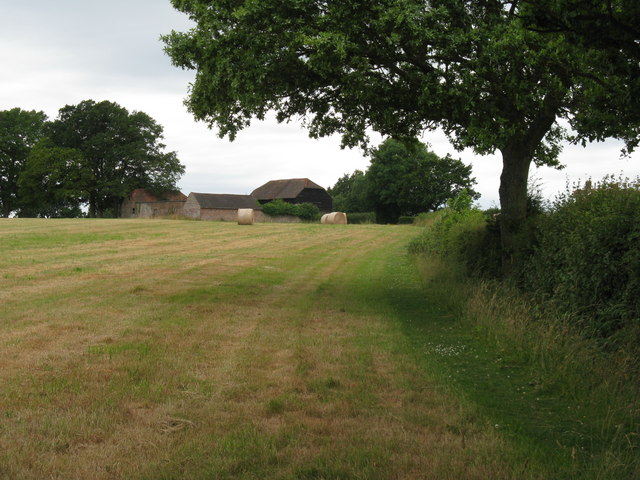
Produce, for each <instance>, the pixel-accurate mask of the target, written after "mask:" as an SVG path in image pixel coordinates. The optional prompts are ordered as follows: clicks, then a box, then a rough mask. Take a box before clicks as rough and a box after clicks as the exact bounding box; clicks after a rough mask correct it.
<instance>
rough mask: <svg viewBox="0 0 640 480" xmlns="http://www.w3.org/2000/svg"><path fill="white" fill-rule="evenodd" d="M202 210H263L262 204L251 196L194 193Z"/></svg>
mask: <svg viewBox="0 0 640 480" xmlns="http://www.w3.org/2000/svg"><path fill="white" fill-rule="evenodd" d="M191 195H193V196H194V197H195V199H196V201H197V202H198V204H199V205H200V208H217V209H221V210H237V209H239V208H253V209H255V210H261V209H262V207H260V204H259V203H258V201H257V200H256V199H255V197H252V196H251V195H232V194H226V193H192V194H191Z"/></svg>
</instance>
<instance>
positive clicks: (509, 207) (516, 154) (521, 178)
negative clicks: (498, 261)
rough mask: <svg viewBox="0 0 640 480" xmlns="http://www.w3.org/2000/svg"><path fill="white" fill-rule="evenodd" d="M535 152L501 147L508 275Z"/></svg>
mask: <svg viewBox="0 0 640 480" xmlns="http://www.w3.org/2000/svg"><path fill="white" fill-rule="evenodd" d="M532 160H533V159H532V156H531V154H529V153H528V152H527V151H526V149H525V148H518V147H511V148H504V149H502V174H501V175H500V190H499V192H500V210H501V213H500V244H501V247H502V273H503V275H504V276H509V274H510V273H511V270H512V266H513V254H514V246H515V237H516V235H517V233H518V231H519V230H520V227H521V226H522V224H523V222H524V220H525V218H526V216H527V183H528V179H529V166H530V165H531V161H532Z"/></svg>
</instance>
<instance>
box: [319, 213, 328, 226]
mask: <svg viewBox="0 0 640 480" xmlns="http://www.w3.org/2000/svg"><path fill="white" fill-rule="evenodd" d="M328 217H329V214H328V213H325V214H324V215H322V217H321V218H320V223H322V224H324V223H329V222H328V221H327V218H328Z"/></svg>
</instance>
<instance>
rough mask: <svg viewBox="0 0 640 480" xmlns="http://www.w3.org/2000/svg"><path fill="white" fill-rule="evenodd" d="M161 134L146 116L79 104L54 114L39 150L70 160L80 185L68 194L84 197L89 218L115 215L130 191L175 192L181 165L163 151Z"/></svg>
mask: <svg viewBox="0 0 640 480" xmlns="http://www.w3.org/2000/svg"><path fill="white" fill-rule="evenodd" d="M162 133H163V129H162V127H161V126H160V125H158V124H157V123H156V122H155V120H153V119H152V118H151V117H150V116H149V115H147V114H146V113H143V112H133V113H129V111H127V109H125V108H123V107H121V106H119V105H118V104H116V103H112V102H108V101H103V102H99V103H96V102H94V101H93V100H85V101H83V102H81V103H79V104H78V105H67V106H66V107H64V108H62V109H60V112H59V115H58V118H57V119H56V120H55V121H54V122H52V124H51V128H50V131H49V136H50V138H51V141H52V143H51V144H49V145H44V146H43V148H52V149H53V150H51V151H50V152H49V153H48V154H47V155H49V157H52V156H55V155H57V154H58V153H64V157H65V158H67V159H69V158H74V159H75V160H76V165H75V166H76V167H77V168H79V169H80V170H81V171H80V172H79V173H77V176H76V178H77V179H81V183H79V184H78V185H76V188H70V189H69V190H71V191H74V192H75V193H74V194H77V195H78V196H82V197H83V198H85V196H86V201H87V202H88V204H89V216H90V217H101V216H104V215H105V214H106V213H108V212H111V213H112V214H113V215H114V216H117V215H119V209H120V205H121V203H122V200H123V199H124V198H125V196H126V195H128V194H129V193H130V192H131V190H133V189H135V188H149V189H153V190H156V191H167V190H175V189H176V182H177V181H178V179H179V178H180V176H181V175H182V174H183V173H184V166H183V165H182V164H181V163H180V162H179V160H178V158H177V156H176V153H175V152H164V148H165V145H164V144H163V143H162V142H161V140H162V138H163V135H162ZM58 149H63V150H58ZM68 149H72V150H73V151H75V152H76V154H70V153H69V150H68ZM40 154H41V155H45V154H44V153H43V152H40ZM60 161H61V162H62V159H60ZM79 181H80V180H79ZM81 192H82V195H79V194H80V193H81Z"/></svg>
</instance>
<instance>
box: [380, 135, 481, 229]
mask: <svg viewBox="0 0 640 480" xmlns="http://www.w3.org/2000/svg"><path fill="white" fill-rule="evenodd" d="M367 182H368V184H367V188H368V192H369V198H370V199H371V203H372V204H373V205H374V209H375V211H376V215H377V217H378V222H379V223H396V222H397V221H398V218H399V217H400V216H401V215H417V214H418V213H420V212H428V211H433V210H437V209H438V208H440V207H441V206H443V205H444V204H445V202H446V201H447V199H449V198H452V197H455V196H456V195H458V194H459V193H460V192H461V191H462V190H463V189H466V190H467V193H468V194H469V195H472V196H474V197H478V196H479V195H478V194H477V193H476V192H474V191H473V190H472V189H471V187H472V185H473V184H475V179H473V178H471V167H470V166H467V165H465V164H464V163H462V161H460V160H456V159H453V158H451V157H450V156H448V155H447V156H446V157H444V158H440V157H438V156H437V155H436V154H435V153H433V152H430V151H429V150H428V149H427V146H426V145H425V144H423V143H422V142H419V141H417V140H405V141H398V140H394V139H387V140H385V141H384V142H383V143H382V144H381V145H380V146H379V147H378V148H377V149H375V150H374V151H373V153H372V155H371V166H370V167H369V170H368V171H367Z"/></svg>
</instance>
